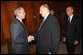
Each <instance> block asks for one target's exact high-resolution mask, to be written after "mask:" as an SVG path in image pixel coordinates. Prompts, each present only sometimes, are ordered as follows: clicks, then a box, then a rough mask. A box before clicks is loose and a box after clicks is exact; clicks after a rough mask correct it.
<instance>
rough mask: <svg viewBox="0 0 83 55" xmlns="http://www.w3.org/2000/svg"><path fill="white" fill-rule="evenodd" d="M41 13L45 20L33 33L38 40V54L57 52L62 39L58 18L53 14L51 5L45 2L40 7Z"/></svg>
mask: <svg viewBox="0 0 83 55" xmlns="http://www.w3.org/2000/svg"><path fill="white" fill-rule="evenodd" d="M40 14H41V15H42V17H43V20H42V21H41V23H40V26H39V28H38V31H37V32H36V33H35V34H33V36H32V37H34V38H33V39H34V40H36V41H37V53H38V54H57V51H58V47H59V40H60V27H59V23H58V20H57V18H56V17H55V16H52V15H51V14H50V11H49V6H48V5H47V4H43V5H41V7H40Z"/></svg>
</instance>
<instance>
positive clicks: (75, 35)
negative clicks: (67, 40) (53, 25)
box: [73, 18, 81, 41]
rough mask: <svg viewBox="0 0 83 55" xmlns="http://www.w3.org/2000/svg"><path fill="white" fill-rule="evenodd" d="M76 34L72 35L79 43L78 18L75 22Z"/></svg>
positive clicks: (79, 22) (79, 27)
mask: <svg viewBox="0 0 83 55" xmlns="http://www.w3.org/2000/svg"><path fill="white" fill-rule="evenodd" d="M75 23H76V33H75V34H74V35H73V36H74V37H75V40H77V41H79V39H80V36H81V21H80V20H79V18H78V19H77V20H76V22H75Z"/></svg>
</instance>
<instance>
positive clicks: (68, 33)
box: [63, 6, 81, 54]
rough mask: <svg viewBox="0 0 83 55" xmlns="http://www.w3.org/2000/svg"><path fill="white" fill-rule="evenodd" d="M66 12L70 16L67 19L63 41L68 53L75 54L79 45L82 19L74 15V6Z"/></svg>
mask: <svg viewBox="0 0 83 55" xmlns="http://www.w3.org/2000/svg"><path fill="white" fill-rule="evenodd" d="M66 12H67V15H68V16H67V17H66V19H65V36H64V38H63V41H64V42H66V47H67V51H68V53H69V54H73V53H74V52H75V48H76V46H77V45H78V43H79V39H80V33H81V23H80V19H79V18H78V17H77V16H75V15H74V14H73V12H74V9H73V7H72V6H69V7H67V9H66Z"/></svg>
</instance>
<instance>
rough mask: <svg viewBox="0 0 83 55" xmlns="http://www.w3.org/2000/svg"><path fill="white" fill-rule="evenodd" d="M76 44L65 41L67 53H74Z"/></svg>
mask: <svg viewBox="0 0 83 55" xmlns="http://www.w3.org/2000/svg"><path fill="white" fill-rule="evenodd" d="M76 46H77V45H74V43H73V42H71V41H70V42H69V41H67V42H66V48H67V52H68V54H74V52H75V48H76Z"/></svg>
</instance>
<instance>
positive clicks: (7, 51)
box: [1, 40, 82, 54]
mask: <svg viewBox="0 0 83 55" xmlns="http://www.w3.org/2000/svg"><path fill="white" fill-rule="evenodd" d="M10 53H11V46H10V45H9V44H8V45H1V54H10ZM30 54H36V44H35V43H31V44H30ZM58 54H67V50H66V45H65V44H64V43H62V42H60V45H59V50H58ZM75 54H82V40H80V44H79V45H78V46H77V48H76V50H75Z"/></svg>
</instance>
